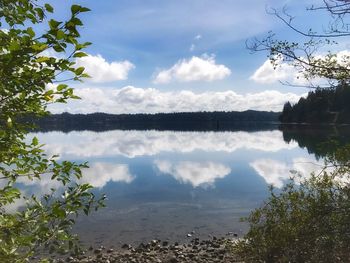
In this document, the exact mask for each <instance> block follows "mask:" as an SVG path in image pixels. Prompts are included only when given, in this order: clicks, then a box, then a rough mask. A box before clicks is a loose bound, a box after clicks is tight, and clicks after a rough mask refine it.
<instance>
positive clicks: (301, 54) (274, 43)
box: [247, 0, 350, 88]
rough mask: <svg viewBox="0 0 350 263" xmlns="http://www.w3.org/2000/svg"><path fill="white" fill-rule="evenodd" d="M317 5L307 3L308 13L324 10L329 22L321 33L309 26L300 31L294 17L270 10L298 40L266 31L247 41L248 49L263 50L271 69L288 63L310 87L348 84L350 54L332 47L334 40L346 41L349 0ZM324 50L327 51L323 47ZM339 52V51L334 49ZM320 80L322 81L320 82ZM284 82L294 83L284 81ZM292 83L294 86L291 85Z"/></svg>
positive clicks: (331, 0) (335, 41) (349, 10)
mask: <svg viewBox="0 0 350 263" xmlns="http://www.w3.org/2000/svg"><path fill="white" fill-rule="evenodd" d="M320 2H321V4H320V5H319V6H311V7H309V8H308V10H309V11H310V12H311V11H312V12H316V11H317V12H326V14H328V15H329V16H328V17H329V22H328V24H326V25H323V26H322V27H320V28H322V30H323V31H322V32H317V31H314V30H312V29H309V30H307V31H303V30H302V29H300V28H298V26H296V25H295V22H294V20H295V19H294V17H293V16H291V15H290V14H288V13H287V11H286V10H287V9H286V8H284V9H283V10H282V11H278V10H276V9H271V10H270V11H269V13H270V14H272V15H274V16H276V17H277V18H279V19H280V20H281V21H282V23H284V24H285V25H286V26H287V27H288V28H289V29H290V30H291V31H292V32H291V33H293V32H294V33H295V34H297V35H298V36H299V37H301V39H303V41H302V42H296V41H288V40H279V39H276V38H275V34H274V33H273V32H270V33H269V34H268V36H267V37H265V38H264V39H253V40H252V41H250V42H248V43H247V46H248V48H249V49H250V50H251V51H253V52H256V51H266V52H268V53H269V58H270V61H271V62H272V64H273V65H274V67H275V68H277V67H279V66H280V65H281V63H287V64H289V65H292V66H293V67H294V68H295V69H296V70H297V72H298V73H299V76H298V77H297V78H301V79H302V80H303V82H305V84H302V85H301V86H307V87H311V88H317V87H321V88H334V87H338V86H339V85H347V84H349V83H350V70H349V69H350V57H349V53H348V52H339V53H337V52H336V51H335V50H337V49H339V47H337V45H338V42H337V40H343V41H345V42H346V38H348V37H349V36H350V32H349V28H350V27H349V23H350V21H349V14H350V2H349V1H347V0H323V1H320ZM327 49H328V50H327ZM338 51H339V50H338ZM320 80H322V82H323V83H324V84H323V83H322V84H321V83H320ZM284 84H287V85H292V86H293V85H294V84H292V83H289V82H284ZM294 86H295V85H294Z"/></svg>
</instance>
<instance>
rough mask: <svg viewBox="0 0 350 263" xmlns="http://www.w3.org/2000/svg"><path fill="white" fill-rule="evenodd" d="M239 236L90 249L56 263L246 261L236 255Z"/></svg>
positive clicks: (159, 241)
mask: <svg viewBox="0 0 350 263" xmlns="http://www.w3.org/2000/svg"><path fill="white" fill-rule="evenodd" d="M237 240H238V237H233V238H232V237H230V238H228V237H215V236H213V237H212V238H210V239H203V240H200V239H199V238H192V239H191V240H189V242H183V243H178V242H174V243H170V242H169V241H162V240H156V239H155V240H152V241H150V242H148V243H140V244H138V245H137V246H132V245H130V244H124V245H122V246H121V247H119V248H114V247H109V248H106V247H104V246H100V247H97V248H94V247H90V248H89V249H88V250H87V251H85V252H83V253H82V254H81V255H78V256H67V257H65V258H58V259H54V258H52V260H53V262H55V263H64V262H70V263H119V262H120V263H122V262H123V263H128V262H130V263H181V262H198V263H202V262H203V263H204V262H207V263H209V262H223V263H228V262H242V261H240V260H239V258H238V257H237V256H235V255H234V254H233V252H232V245H233V244H234V243H235V242H236V241H237Z"/></svg>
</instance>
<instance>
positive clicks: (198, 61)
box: [51, 0, 327, 113]
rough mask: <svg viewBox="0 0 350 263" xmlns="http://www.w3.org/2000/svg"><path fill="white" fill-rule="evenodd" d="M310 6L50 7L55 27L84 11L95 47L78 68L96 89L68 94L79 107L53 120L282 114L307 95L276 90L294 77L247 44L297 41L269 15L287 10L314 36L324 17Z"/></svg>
mask: <svg viewBox="0 0 350 263" xmlns="http://www.w3.org/2000/svg"><path fill="white" fill-rule="evenodd" d="M313 2H316V3H317V2H320V1H316V0H308V1H297V0H285V1H281V0H265V1H264V0H147V1H145V0H103V1H92V0H85V1H51V3H52V5H53V6H54V7H55V11H56V14H57V16H58V17H59V18H63V17H65V16H67V14H68V12H69V6H70V5H71V4H73V3H75V4H81V5H84V6H87V7H89V8H90V9H91V12H88V13H86V14H84V15H83V16H82V20H83V22H84V27H83V28H82V30H81V34H82V38H83V40H86V41H90V42H92V43H93V45H92V46H91V47H89V48H88V49H87V50H86V51H87V53H88V54H90V56H89V57H88V58H84V59H81V60H80V61H78V64H79V65H82V66H85V67H86V70H87V71H88V73H89V74H90V75H91V76H92V79H90V80H87V81H86V82H84V83H83V84H79V85H77V84H73V86H74V87H75V88H76V93H77V94H78V95H80V96H81V97H82V98H83V100H81V101H79V102H73V103H69V104H67V105H60V106H55V107H54V108H52V110H53V111H55V112H57V111H70V112H85V113H86V112H95V111H107V112H112V113H136V112H160V111H166V112H173V111H198V110H246V109H257V110H274V111H278V110H281V109H282V105H283V103H284V102H285V101H286V100H291V101H293V102H295V101H297V100H298V98H299V97H300V96H301V95H302V94H305V92H307V90H306V89H303V88H296V87H287V86H283V85H281V84H280V83H279V81H278V80H286V79H290V78H293V76H292V74H294V73H293V70H292V69H291V68H289V67H284V68H283V69H281V70H280V71H277V72H272V71H271V67H270V65H269V64H268V62H266V59H267V58H266V55H267V54H266V53H263V52H262V53H255V54H251V53H250V52H249V50H247V49H246V46H245V42H246V40H249V39H251V38H253V37H258V38H263V37H264V36H266V34H267V33H268V31H270V30H272V31H274V32H275V33H276V34H277V36H278V38H281V39H296V40H300V39H299V36H297V35H295V34H294V33H293V32H291V31H290V30H289V29H287V28H286V26H285V25H283V23H282V22H281V21H280V20H278V19H277V18H276V17H274V16H271V15H268V14H267V13H266V9H269V8H276V9H279V10H280V9H281V8H282V7H283V6H287V7H288V10H289V12H290V13H291V14H293V15H294V16H295V17H296V18H295V21H296V23H297V24H298V26H300V27H301V28H309V27H312V28H316V29H317V28H320V26H321V25H322V24H326V22H327V20H326V18H327V17H326V16H322V15H320V14H319V13H318V14H312V13H310V12H307V11H306V10H305V9H306V7H307V6H310V5H311V4H312V3H313ZM259 69H260V71H259Z"/></svg>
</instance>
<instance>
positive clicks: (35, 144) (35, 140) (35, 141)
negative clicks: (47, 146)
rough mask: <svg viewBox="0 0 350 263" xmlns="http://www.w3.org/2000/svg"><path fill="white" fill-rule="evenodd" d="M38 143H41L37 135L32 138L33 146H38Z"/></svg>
mask: <svg viewBox="0 0 350 263" xmlns="http://www.w3.org/2000/svg"><path fill="white" fill-rule="evenodd" d="M38 144H39V140H38V138H37V137H34V138H33V139H32V145H33V146H37V145H38Z"/></svg>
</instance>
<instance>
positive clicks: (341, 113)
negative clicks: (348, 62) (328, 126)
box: [279, 85, 350, 124]
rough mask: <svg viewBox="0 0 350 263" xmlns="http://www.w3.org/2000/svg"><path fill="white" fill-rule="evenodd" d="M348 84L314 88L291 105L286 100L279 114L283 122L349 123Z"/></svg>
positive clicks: (349, 96) (349, 89) (349, 97)
mask: <svg viewBox="0 0 350 263" xmlns="http://www.w3.org/2000/svg"><path fill="white" fill-rule="evenodd" d="M349 101H350V86H349V85H339V86H338V87H336V88H329V89H321V88H318V89H315V90H313V91H310V92H309V93H308V95H307V97H306V98H300V100H299V101H298V103H296V104H295V105H292V104H291V103H290V102H287V103H286V104H285V105H284V107H283V111H282V114H281V116H280V118H279V119H280V121H281V122H284V123H338V124H344V123H346V124H349V123H350V103H349Z"/></svg>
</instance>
